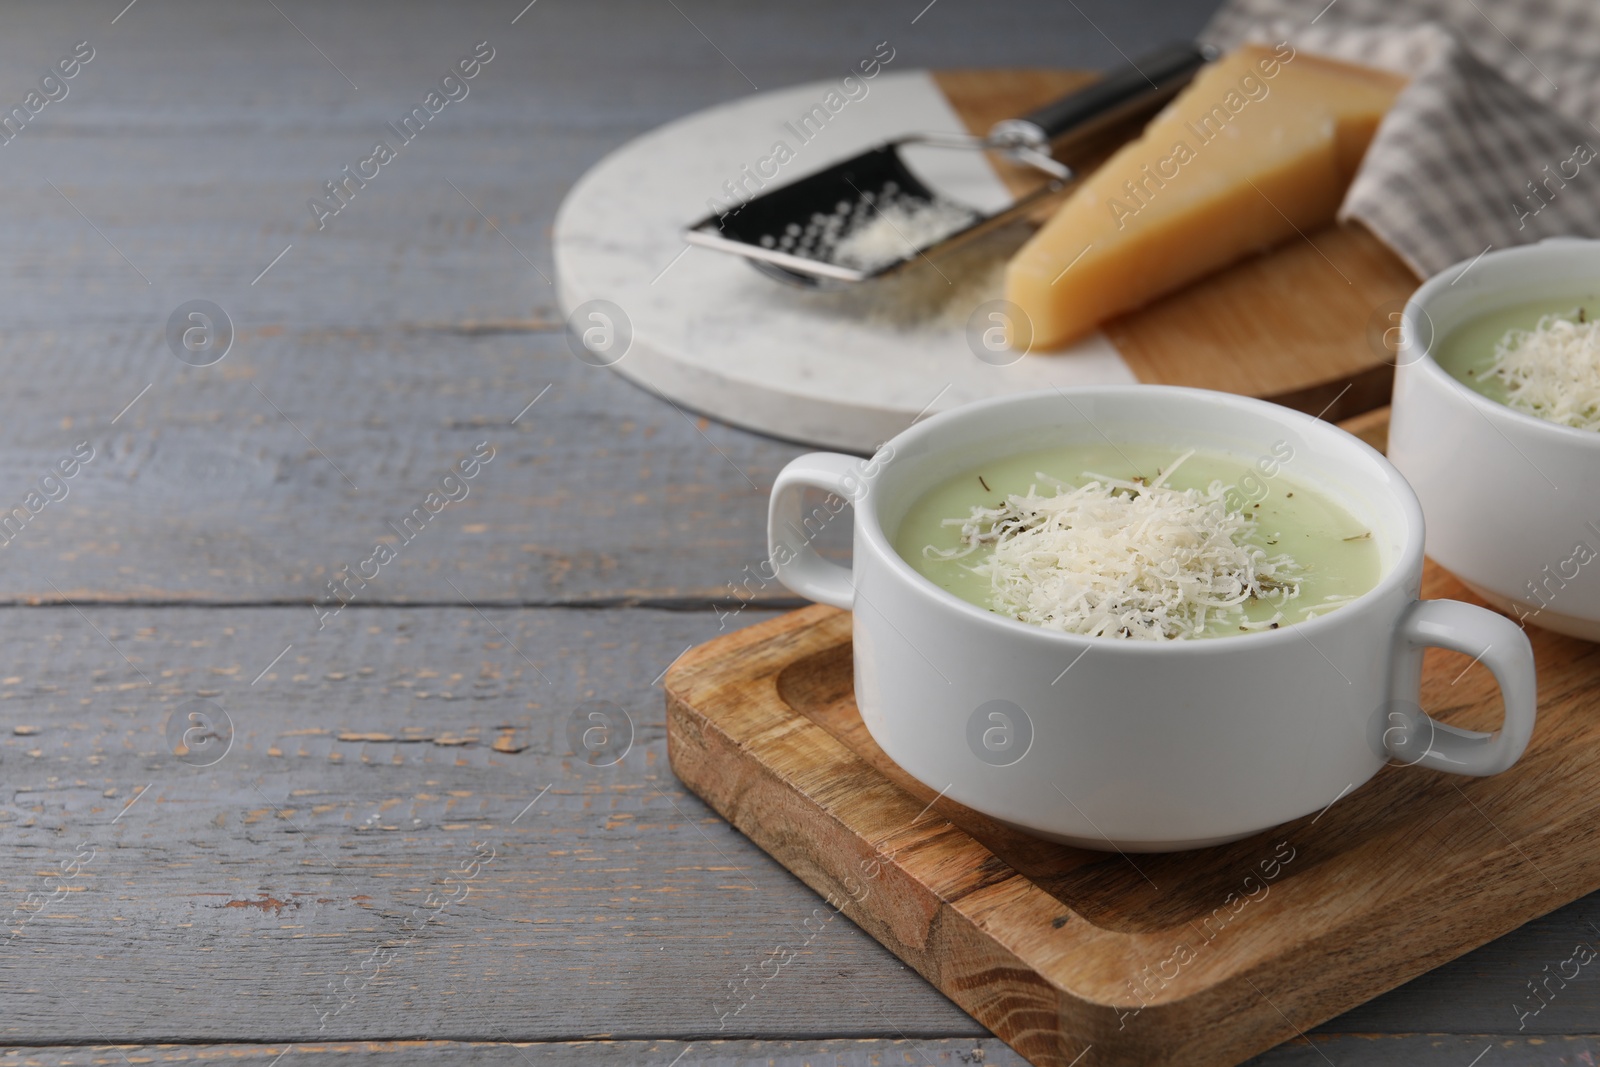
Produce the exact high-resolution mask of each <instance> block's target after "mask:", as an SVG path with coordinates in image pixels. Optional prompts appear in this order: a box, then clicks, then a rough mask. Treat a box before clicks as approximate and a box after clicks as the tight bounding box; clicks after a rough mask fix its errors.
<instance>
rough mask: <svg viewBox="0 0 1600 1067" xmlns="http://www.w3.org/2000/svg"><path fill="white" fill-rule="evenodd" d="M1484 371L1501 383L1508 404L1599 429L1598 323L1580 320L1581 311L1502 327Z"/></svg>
mask: <svg viewBox="0 0 1600 1067" xmlns="http://www.w3.org/2000/svg"><path fill="white" fill-rule="evenodd" d="M1575 320H1576V321H1575ZM1488 373H1489V374H1491V375H1493V376H1494V377H1496V378H1498V379H1499V380H1500V382H1501V384H1503V385H1504V386H1505V389H1506V405H1507V406H1508V407H1512V408H1515V409H1516V410H1518V411H1521V412H1525V413H1526V414H1529V415H1535V416H1537V417H1539V418H1541V419H1546V420H1548V421H1550V422H1554V423H1559V424H1560V425H1562V426H1572V427H1574V428H1576V429H1579V430H1600V322H1587V321H1584V315H1583V312H1582V311H1581V310H1575V311H1572V312H1569V313H1568V314H1566V315H1546V316H1545V317H1544V318H1542V319H1540V320H1539V324H1538V325H1537V326H1535V327H1534V328H1533V329H1532V330H1510V331H1507V333H1506V335H1505V336H1504V337H1503V338H1501V339H1500V343H1499V344H1497V345H1495V348H1494V362H1493V363H1492V364H1491V365H1490V367H1489V370H1488Z"/></svg>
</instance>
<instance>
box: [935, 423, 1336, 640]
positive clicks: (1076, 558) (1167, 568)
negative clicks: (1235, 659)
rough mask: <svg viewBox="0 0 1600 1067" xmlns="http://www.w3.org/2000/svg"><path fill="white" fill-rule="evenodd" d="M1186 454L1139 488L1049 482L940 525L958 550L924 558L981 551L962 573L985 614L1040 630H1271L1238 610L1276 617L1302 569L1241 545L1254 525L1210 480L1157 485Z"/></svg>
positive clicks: (1268, 623) (1108, 482)
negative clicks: (979, 594)
mask: <svg viewBox="0 0 1600 1067" xmlns="http://www.w3.org/2000/svg"><path fill="white" fill-rule="evenodd" d="M1192 455H1194V452H1193V451H1190V452H1186V453H1184V454H1183V455H1182V456H1180V457H1179V458H1178V459H1177V461H1175V462H1174V463H1173V464H1172V465H1171V466H1170V467H1168V468H1167V469H1166V471H1165V472H1163V473H1162V474H1161V475H1160V476H1159V477H1158V478H1157V479H1156V480H1155V481H1154V482H1152V483H1151V484H1149V485H1145V484H1142V483H1141V482H1138V481H1133V482H1130V481H1123V480H1121V479H1117V478H1108V477H1105V476H1103V475H1093V474H1091V475H1087V477H1089V478H1090V479H1092V480H1091V481H1088V482H1086V483H1085V484H1083V485H1081V486H1078V487H1076V488H1074V487H1072V486H1069V485H1064V484H1062V483H1060V482H1055V484H1056V487H1057V489H1056V492H1055V494H1054V495H1053V496H1041V495H1040V494H1039V493H1038V491H1037V489H1038V487H1037V485H1034V486H1030V487H1029V489H1028V493H1027V495H1025V496H1019V495H1015V494H1013V495H1011V496H1008V497H1007V498H1006V500H1005V502H1004V503H1003V504H1001V505H1000V506H998V507H994V508H983V507H975V508H973V509H972V512H971V514H970V515H969V516H968V517H967V518H964V519H946V520H945V525H947V526H959V527H960V528H961V540H962V546H961V547H960V548H956V549H952V550H949V551H939V550H937V549H933V548H932V547H931V546H930V547H929V548H925V549H924V552H925V553H926V554H927V555H928V556H929V558H942V559H959V558H962V557H965V556H968V555H971V554H972V553H973V552H976V551H978V549H979V548H981V547H991V548H992V552H991V554H990V555H989V557H988V558H987V559H985V560H983V561H982V562H980V563H978V564H976V565H975V566H974V567H973V568H972V569H973V571H974V572H975V573H978V574H983V575H987V576H988V577H989V579H990V582H991V606H992V607H993V608H994V610H996V611H997V612H1001V613H1004V614H1007V615H1010V616H1012V617H1014V618H1017V619H1020V620H1021V621H1023V622H1029V623H1033V624H1035V625H1038V626H1042V627H1044V628H1046V629H1050V630H1060V631H1063V632H1066V633H1074V634H1081V635H1084V636H1087V637H1125V638H1135V639H1140V640H1151V641H1159V640H1171V639H1181V638H1191V637H1199V636H1201V635H1202V634H1203V633H1204V632H1205V631H1206V630H1207V628H1208V627H1210V626H1211V625H1213V624H1215V623H1218V622H1220V621H1226V622H1228V623H1229V624H1233V625H1238V627H1239V628H1240V629H1244V630H1258V629H1272V628H1276V627H1277V626H1278V625H1279V623H1280V622H1281V621H1282V619H1283V613H1282V611H1281V610H1278V611H1276V612H1275V613H1274V614H1273V616H1272V617H1271V618H1269V619H1263V620H1260V621H1257V622H1249V621H1247V620H1246V619H1245V616H1244V605H1245V603H1246V602H1247V601H1250V600H1262V601H1267V602H1269V603H1273V604H1276V605H1278V606H1279V607H1280V609H1281V606H1282V605H1283V604H1284V603H1285V602H1287V601H1289V600H1292V599H1294V598H1295V597H1297V596H1299V595H1300V584H1299V581H1298V577H1299V575H1300V573H1301V569H1300V567H1299V566H1298V565H1297V564H1296V563H1295V562H1294V560H1292V559H1291V558H1290V557H1288V556H1287V555H1276V556H1268V555H1267V553H1266V551H1265V550H1264V549H1262V548H1260V547H1258V546H1256V545H1253V544H1250V543H1249V542H1248V541H1247V540H1246V535H1247V534H1248V532H1249V531H1250V529H1251V527H1252V525H1253V520H1251V519H1250V518H1249V517H1247V516H1246V515H1245V514H1244V513H1243V512H1240V511H1232V510H1229V508H1228V506H1227V504H1226V502H1225V496H1224V494H1225V493H1226V491H1227V489H1228V487H1227V486H1225V485H1223V484H1222V483H1221V482H1220V481H1217V482H1212V483H1211V485H1210V486H1208V487H1207V488H1206V489H1205V491H1204V492H1202V491H1200V490H1198V489H1183V490H1179V489H1171V488H1168V487H1166V486H1165V485H1163V483H1164V482H1165V481H1166V480H1167V478H1169V477H1170V476H1171V475H1172V472H1173V471H1174V470H1176V469H1177V468H1178V466H1179V465H1180V464H1182V463H1183V462H1184V461H1185V460H1187V459H1188V458H1189V457H1190V456H1192ZM1037 477H1039V478H1040V479H1041V480H1043V481H1045V482H1054V481H1055V480H1054V479H1051V478H1049V477H1048V476H1046V475H1044V474H1038V475H1037ZM1335 606H1337V605H1331V604H1330V605H1328V606H1327V608H1326V609H1325V610H1332V608H1333V607H1335Z"/></svg>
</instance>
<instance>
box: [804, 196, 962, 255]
mask: <svg viewBox="0 0 1600 1067" xmlns="http://www.w3.org/2000/svg"><path fill="white" fill-rule="evenodd" d="M975 217H976V216H975V215H974V214H973V212H972V211H971V210H969V209H968V208H964V207H962V206H961V205H959V204H952V203H950V202H948V201H943V200H932V201H929V200H913V199H909V198H907V199H901V200H891V201H889V202H888V203H885V204H880V205H879V206H878V207H877V209H876V210H875V211H874V212H873V216H872V218H871V220H870V221H868V222H864V223H862V224H861V225H860V226H858V227H856V228H855V229H854V230H852V231H850V233H849V234H848V235H847V236H845V237H844V238H843V239H842V240H840V241H839V243H838V244H837V245H835V246H834V249H833V257H832V258H833V261H834V262H835V263H838V264H840V265H841V266H845V267H854V268H855V269H857V270H865V271H873V270H877V269H878V268H879V267H887V266H888V265H889V264H891V263H897V262H899V261H900V260H902V259H905V258H907V257H909V256H913V255H915V254H916V253H918V252H920V251H921V250H922V249H924V248H928V247H930V246H932V245H935V244H938V243H939V242H940V241H942V240H944V239H945V238H946V237H949V236H950V235H951V234H953V233H955V232H956V231H957V230H960V229H963V228H964V227H966V226H967V225H969V224H970V223H971V222H972V221H973V219H974V218H975Z"/></svg>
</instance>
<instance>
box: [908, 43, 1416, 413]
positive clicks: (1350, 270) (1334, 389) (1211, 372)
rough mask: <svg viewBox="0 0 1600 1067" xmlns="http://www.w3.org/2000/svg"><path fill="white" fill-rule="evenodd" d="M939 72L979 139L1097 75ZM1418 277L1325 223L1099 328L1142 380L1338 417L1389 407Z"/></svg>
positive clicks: (1002, 166) (1026, 187)
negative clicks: (1403, 319) (1399, 336)
mask: <svg viewBox="0 0 1600 1067" xmlns="http://www.w3.org/2000/svg"><path fill="white" fill-rule="evenodd" d="M934 78H935V80H936V81H937V82H938V85H939V88H940V90H941V91H943V93H944V95H945V98H946V99H947V100H949V102H950V105H951V107H953V108H954V109H955V111H956V113H957V114H958V115H960V116H961V120H962V122H964V123H965V124H966V126H967V128H968V130H970V131H971V132H973V133H977V134H982V133H987V132H988V130H989V128H990V127H991V126H993V125H994V124H995V123H996V122H998V121H1000V120H1001V119H1004V118H1010V117H1012V116H1014V115H1020V114H1024V113H1026V112H1027V111H1029V110H1031V109H1033V108H1034V107H1037V106H1038V105H1040V104H1043V103H1045V102H1046V101H1048V100H1053V99H1055V98H1056V97H1058V96H1061V95H1062V94H1064V93H1067V92H1069V91H1071V90H1072V89H1074V88H1076V87H1078V86H1080V85H1083V84H1085V83H1086V82H1088V81H1092V80H1093V78H1094V75H1092V74H1087V73H1084V72H1081V71H1060V70H965V71H939V72H937V73H935V75H934ZM989 158H990V162H991V164H992V165H993V166H994V169H995V171H996V172H997V173H998V174H999V175H1000V177H1001V180H1002V181H1004V182H1005V183H1006V185H1007V186H1009V187H1010V188H1011V190H1012V192H1013V193H1016V194H1018V195H1020V194H1022V193H1025V192H1028V191H1031V190H1033V189H1036V188H1037V187H1038V186H1039V185H1040V184H1042V181H1043V179H1042V178H1040V177H1039V176H1038V174H1037V172H1035V171H1033V170H1031V169H1029V168H1027V167H1022V166H1018V165H1017V164H1014V163H1011V162H1010V161H1008V160H1006V159H1004V158H1003V157H1000V156H998V155H995V154H994V153H990V157H989ZM1419 280H1420V279H1418V278H1417V276H1416V275H1415V274H1413V273H1412V272H1411V269H1410V268H1409V267H1407V266H1406V265H1405V263H1404V262H1403V261H1401V259H1400V258H1399V257H1398V256H1396V255H1395V254H1394V253H1393V252H1391V251H1389V249H1388V247H1387V246H1386V245H1384V244H1383V242H1381V241H1379V240H1378V239H1377V238H1376V237H1374V236H1373V235H1372V234H1371V233H1370V232H1369V231H1367V230H1366V229H1365V228H1363V227H1360V226H1339V225H1334V226H1327V227H1324V228H1323V229H1321V230H1317V231H1315V232H1312V233H1308V234H1306V235H1305V236H1304V238H1303V239H1297V240H1293V241H1290V242H1287V243H1285V244H1282V245H1279V246H1278V247H1276V248H1274V249H1272V250H1270V251H1268V252H1266V253H1264V254H1262V255H1259V256H1255V257H1252V258H1250V259H1247V260H1244V261H1242V262H1240V263H1237V264H1235V265H1234V266H1232V267H1230V268H1227V269H1225V270H1223V271H1221V272H1220V273H1218V274H1215V275H1212V276H1211V277H1209V278H1205V279H1203V280H1201V281H1198V282H1196V283H1195V284H1193V285H1190V286H1189V287H1187V288H1185V289H1183V290H1180V291H1179V292H1176V293H1173V294H1171V295H1170V296H1167V297H1166V298H1164V299H1162V300H1159V301H1157V302H1155V303H1153V304H1149V305H1147V306H1145V307H1143V308H1139V309H1138V310H1136V311H1133V312H1130V313H1128V314H1126V315H1122V316H1120V317H1118V318H1116V319H1113V320H1111V321H1110V322H1108V323H1105V324H1104V325H1103V326H1102V329H1103V330H1104V331H1105V333H1106V335H1107V337H1109V338H1110V340H1111V343H1112V344H1113V345H1115V346H1116V348H1117V350H1118V351H1119V352H1121V353H1122V358H1123V359H1124V360H1126V361H1127V363H1128V365H1129V367H1130V368H1131V369H1132V371H1133V373H1134V375H1135V376H1136V377H1137V378H1138V379H1139V380H1140V381H1141V382H1156V383H1162V384H1166V385H1191V386H1195V387H1197V388H1202V389H1220V390H1222V391H1223V392H1228V393H1243V394H1245V395H1247V396H1258V397H1261V398H1263V399H1266V400H1272V401H1275V402H1276V403H1279V404H1284V405H1286V406H1288V407H1292V408H1296V409H1298V410H1300V411H1305V412H1307V413H1309V414H1313V415H1315V414H1318V413H1319V412H1322V411H1324V409H1326V411H1327V414H1326V417H1327V418H1329V419H1333V420H1335V421H1337V420H1339V419H1344V418H1348V417H1350V416H1352V415H1358V414H1360V413H1362V412H1365V411H1370V410H1372V409H1373V408H1376V407H1379V406H1381V405H1384V404H1387V403H1388V402H1389V392H1390V388H1391V386H1392V385H1393V382H1394V366H1393V364H1392V363H1390V362H1389V360H1390V359H1392V358H1393V353H1392V350H1387V349H1385V348H1384V347H1383V338H1384V335H1385V326H1386V324H1388V323H1389V321H1390V320H1388V319H1387V318H1386V313H1387V312H1388V311H1398V310H1399V308H1400V305H1401V304H1402V303H1403V302H1404V300H1405V299H1406V298H1407V297H1409V296H1410V295H1411V293H1412V291H1413V290H1415V289H1416V287H1417V284H1418V282H1419ZM1040 358H1049V357H1048V355H1041V357H1040ZM1347 387H1348V388H1347ZM1329 404H1332V405H1333V407H1331V408H1328V405H1329Z"/></svg>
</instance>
